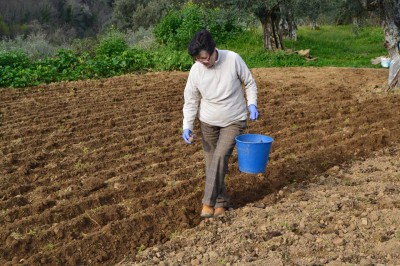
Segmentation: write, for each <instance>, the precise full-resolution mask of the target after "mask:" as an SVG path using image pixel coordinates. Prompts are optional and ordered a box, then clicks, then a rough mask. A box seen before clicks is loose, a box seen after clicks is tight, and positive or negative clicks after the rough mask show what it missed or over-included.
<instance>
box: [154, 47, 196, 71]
mask: <svg viewBox="0 0 400 266" xmlns="http://www.w3.org/2000/svg"><path fill="white" fill-rule="evenodd" d="M153 58H154V68H155V70H158V71H170V70H180V71H185V70H189V69H190V67H191V66H192V64H193V59H192V58H191V57H190V56H189V55H188V53H187V52H186V51H176V50H173V49H171V48H160V49H158V50H157V51H155V52H154V53H153Z"/></svg>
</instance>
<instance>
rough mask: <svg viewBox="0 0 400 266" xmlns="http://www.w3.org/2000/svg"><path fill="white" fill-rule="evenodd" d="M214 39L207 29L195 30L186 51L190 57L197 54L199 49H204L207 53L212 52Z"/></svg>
mask: <svg viewBox="0 0 400 266" xmlns="http://www.w3.org/2000/svg"><path fill="white" fill-rule="evenodd" d="M215 46H216V44H215V41H214V39H213V37H212V35H211V33H210V32H209V31H208V30H205V29H203V30H200V31H198V32H196V34H195V35H194V37H193V38H192V40H191V41H190V43H189V46H188V52H189V55H190V56H192V57H195V56H198V55H199V54H200V52H201V51H203V50H205V51H206V52H207V53H208V54H212V53H213V52H214V49H215Z"/></svg>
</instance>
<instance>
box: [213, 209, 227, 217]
mask: <svg viewBox="0 0 400 266" xmlns="http://www.w3.org/2000/svg"><path fill="white" fill-rule="evenodd" d="M224 213H225V207H218V208H215V211H214V217H218V216H222V215H224Z"/></svg>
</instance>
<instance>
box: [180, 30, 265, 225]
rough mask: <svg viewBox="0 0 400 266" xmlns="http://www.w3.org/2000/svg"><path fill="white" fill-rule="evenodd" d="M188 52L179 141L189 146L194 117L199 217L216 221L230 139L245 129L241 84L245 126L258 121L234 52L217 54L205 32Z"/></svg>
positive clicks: (222, 206)
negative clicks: (200, 166) (199, 146)
mask: <svg viewBox="0 0 400 266" xmlns="http://www.w3.org/2000/svg"><path fill="white" fill-rule="evenodd" d="M188 52H189V54H190V56H192V57H193V59H194V60H195V63H194V64H193V66H192V67H191V69H190V72H189V77H188V80H187V83H186V87H185V92H184V97H185V103H184V106H183V134H182V137H183V139H184V141H185V142H186V143H188V144H191V143H192V141H193V136H192V131H193V124H194V120H195V118H196V114H197V113H198V114H199V120H200V131H201V135H202V143H203V151H204V155H205V162H206V185H205V190H204V197H203V200H202V203H203V209H202V211H201V217H203V218H209V217H212V216H214V217H217V216H220V215H222V214H223V213H224V211H225V210H226V208H228V206H229V199H228V196H227V194H226V188H225V174H226V171H227V168H228V160H229V158H230V156H231V155H232V152H233V149H234V147H235V137H236V136H237V135H239V134H241V133H242V132H243V131H244V129H245V128H246V121H247V110H246V99H245V96H244V91H243V89H242V83H243V84H244V85H245V89H246V90H245V91H246V96H247V106H248V110H249V112H250V119H251V120H256V119H257V118H258V111H257V86H256V83H255V81H254V79H253V77H252V75H251V73H250V70H249V69H248V67H247V66H246V64H245V63H244V61H243V59H242V58H241V57H240V56H239V55H238V54H237V53H235V52H232V51H228V50H218V49H217V48H216V44H215V41H214V40H213V38H212V35H211V33H210V32H208V31H207V30H200V31H199V32H197V33H196V34H195V36H194V37H193V39H192V40H191V41H190V43H189V46H188Z"/></svg>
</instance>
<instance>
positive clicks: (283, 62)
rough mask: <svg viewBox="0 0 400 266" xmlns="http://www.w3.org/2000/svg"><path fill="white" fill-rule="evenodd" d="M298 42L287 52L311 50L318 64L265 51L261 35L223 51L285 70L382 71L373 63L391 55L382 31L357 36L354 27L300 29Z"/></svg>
mask: <svg viewBox="0 0 400 266" xmlns="http://www.w3.org/2000/svg"><path fill="white" fill-rule="evenodd" d="M297 35H298V40H297V41H292V40H285V41H284V46H285V48H286V49H291V50H293V51H298V50H302V49H310V51H311V52H310V54H311V56H312V57H317V60H315V61H306V60H305V59H304V58H303V57H301V56H299V55H297V54H292V53H289V52H288V51H286V52H284V51H277V52H274V53H271V52H268V51H264V49H263V48H262V36H261V32H260V31H250V32H246V33H243V34H240V35H239V36H237V37H236V38H235V39H234V40H231V41H230V42H228V43H227V44H225V45H219V48H221V49H230V50H233V51H236V52H238V53H239V54H240V55H241V56H242V57H243V59H244V60H245V61H246V63H247V64H248V66H249V67H251V68H254V67H283V66H337V67H380V65H372V64H371V59H373V58H376V57H378V56H382V55H387V51H386V49H385V48H384V47H383V42H384V34H383V30H382V28H379V27H366V28H362V29H360V30H359V31H358V32H357V34H356V33H355V32H354V31H353V28H352V26H322V27H321V29H320V30H311V29H310V28H309V27H300V28H299V29H298V31H297Z"/></svg>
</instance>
